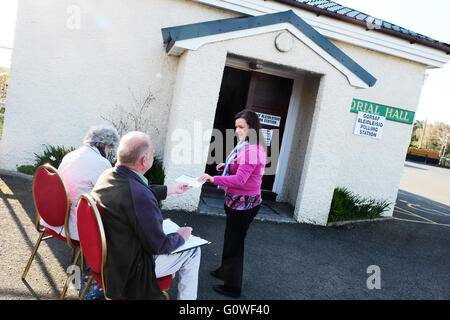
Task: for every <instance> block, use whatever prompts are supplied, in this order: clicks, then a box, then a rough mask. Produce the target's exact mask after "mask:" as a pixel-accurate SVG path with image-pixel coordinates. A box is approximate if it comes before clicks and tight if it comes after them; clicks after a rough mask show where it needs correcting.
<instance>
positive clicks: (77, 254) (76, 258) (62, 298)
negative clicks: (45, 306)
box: [59, 248, 81, 300]
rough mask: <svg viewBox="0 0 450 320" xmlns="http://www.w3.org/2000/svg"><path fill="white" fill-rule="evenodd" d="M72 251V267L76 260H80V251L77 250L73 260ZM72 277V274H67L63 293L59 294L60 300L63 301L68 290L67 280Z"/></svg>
mask: <svg viewBox="0 0 450 320" xmlns="http://www.w3.org/2000/svg"><path fill="white" fill-rule="evenodd" d="M74 251H75V249H72V265H76V264H77V262H78V259H79V258H80V255H81V250H80V248H78V250H77V253H76V255H75V258H74V256H73V254H74ZM72 275H73V272H72V273H71V274H67V279H66V283H65V284H64V288H63V291H62V292H61V296H60V297H59V299H60V300H64V298H65V296H66V293H67V289H68V288H69V279H70V278H71V276H72Z"/></svg>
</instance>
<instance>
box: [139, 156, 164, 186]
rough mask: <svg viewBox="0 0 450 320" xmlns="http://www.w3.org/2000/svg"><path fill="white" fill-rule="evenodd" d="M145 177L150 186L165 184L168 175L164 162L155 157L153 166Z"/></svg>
mask: <svg viewBox="0 0 450 320" xmlns="http://www.w3.org/2000/svg"><path fill="white" fill-rule="evenodd" d="M144 176H145V177H146V178H147V179H148V183H149V184H160V185H163V184H164V179H165V178H166V174H165V172H164V166H163V162H162V160H161V159H160V158H159V157H154V160H153V166H152V167H151V168H150V170H148V171H147V172H146V173H145V174H144Z"/></svg>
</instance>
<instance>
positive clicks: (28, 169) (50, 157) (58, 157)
mask: <svg viewBox="0 0 450 320" xmlns="http://www.w3.org/2000/svg"><path fill="white" fill-rule="evenodd" d="M44 147H45V150H43V151H41V152H40V153H39V154H38V153H35V154H34V156H35V161H34V165H22V166H17V167H16V168H17V171H19V172H21V173H25V174H30V175H33V174H34V172H35V171H36V169H37V168H38V167H39V166H41V165H43V164H45V163H48V164H50V165H52V166H53V167H55V168H58V167H59V165H60V164H61V161H62V159H63V158H64V156H65V155H66V154H68V153H69V152H71V151H73V150H75V148H74V147H63V146H51V145H44Z"/></svg>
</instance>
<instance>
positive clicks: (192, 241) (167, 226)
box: [163, 218, 211, 254]
mask: <svg viewBox="0 0 450 320" xmlns="http://www.w3.org/2000/svg"><path fill="white" fill-rule="evenodd" d="M179 228H180V226H179V225H177V224H176V223H175V222H173V221H172V220H170V219H169V218H168V219H164V221H163V231H164V233H165V234H170V233H176V232H177V230H178V229H179ZM210 243H211V242H210V241H208V240H206V239H203V238H200V237H198V236H194V235H192V234H191V236H190V237H189V238H188V239H187V240H186V241H185V242H184V244H183V245H181V246H179V247H178V248H176V249H175V250H173V251H172V252H171V253H170V254H176V253H180V252H183V251H186V250H189V249H193V248H197V247H202V246H204V245H207V244H210Z"/></svg>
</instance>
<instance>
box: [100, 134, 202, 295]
mask: <svg viewBox="0 0 450 320" xmlns="http://www.w3.org/2000/svg"><path fill="white" fill-rule="evenodd" d="M153 153H154V149H153V145H152V142H151V140H150V137H149V136H148V135H146V134H145V133H142V132H136V131H135V132H130V133H128V134H126V135H125V136H123V137H122V139H121V140H120V143H119V147H118V150H117V164H116V166H115V167H114V168H112V169H109V170H106V171H105V172H104V173H102V175H101V176H100V178H99V179H98V181H97V183H96V184H95V187H94V189H93V190H92V193H91V195H92V197H93V199H94V200H95V202H96V203H97V204H98V205H100V206H101V207H102V208H103V211H104V215H103V226H104V228H105V234H106V235H107V236H106V243H107V247H108V256H107V259H106V270H107V272H106V275H105V278H104V281H105V287H106V295H107V296H108V297H109V298H111V299H120V298H121V297H127V298H128V299H163V298H164V296H163V294H162V292H161V290H160V288H159V286H158V282H157V278H160V277H163V276H166V275H169V274H175V273H177V274H178V276H179V282H178V299H179V300H195V299H196V298H197V285H198V269H199V266H200V256H201V251H200V248H199V247H197V248H193V249H190V250H186V251H182V252H180V253H176V254H170V253H171V252H172V251H173V250H175V249H176V248H178V247H179V246H181V245H182V244H184V242H185V240H187V239H188V238H189V236H190V234H191V231H192V228H190V227H181V228H179V229H178V231H177V232H176V233H173V234H168V235H166V234H165V233H164V231H163V228H162V222H163V217H162V214H161V210H160V209H159V206H158V202H157V199H156V197H155V195H154V193H153V192H152V190H151V189H150V188H149V186H148V182H147V179H146V178H145V177H144V174H145V172H146V171H147V170H149V169H150V168H151V167H152V165H153Z"/></svg>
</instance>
